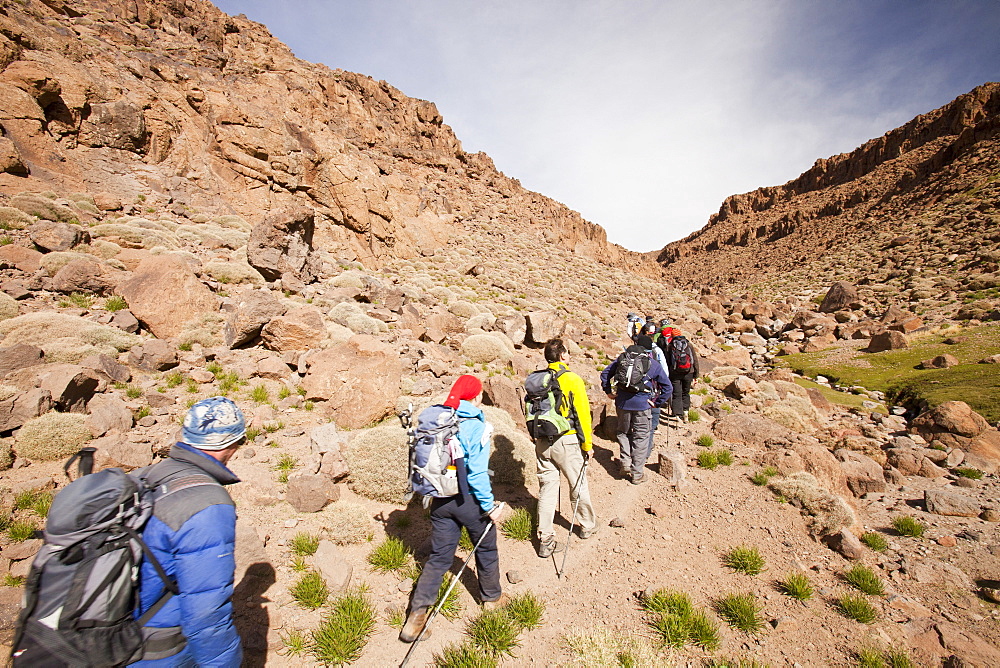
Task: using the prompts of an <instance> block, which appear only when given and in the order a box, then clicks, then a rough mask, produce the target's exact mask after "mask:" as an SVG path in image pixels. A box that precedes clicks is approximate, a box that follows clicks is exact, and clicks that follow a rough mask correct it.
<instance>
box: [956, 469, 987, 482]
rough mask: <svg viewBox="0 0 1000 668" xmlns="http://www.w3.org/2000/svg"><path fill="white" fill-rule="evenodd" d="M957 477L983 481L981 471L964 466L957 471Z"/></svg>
mask: <svg viewBox="0 0 1000 668" xmlns="http://www.w3.org/2000/svg"><path fill="white" fill-rule="evenodd" d="M955 475H958V476H961V477H963V478H968V479H970V480H982V479H983V472H982V471H980V470H979V469H974V468H972V467H969V466H963V467H961V468H957V469H955Z"/></svg>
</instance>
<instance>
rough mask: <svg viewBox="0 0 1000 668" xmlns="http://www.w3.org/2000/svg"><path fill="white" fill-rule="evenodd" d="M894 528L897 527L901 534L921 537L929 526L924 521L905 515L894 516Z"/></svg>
mask: <svg viewBox="0 0 1000 668" xmlns="http://www.w3.org/2000/svg"><path fill="white" fill-rule="evenodd" d="M892 528H893V529H895V530H896V531H897V532H898V533H899V535H900V536H909V537H910V538H920V537H921V536H923V535H924V532H925V531H927V527H926V526H925V525H924V523H923V522H921V521H919V520H917V519H916V518H913V517H910V516H908V515H907V516H903V517H894V518H893V520H892Z"/></svg>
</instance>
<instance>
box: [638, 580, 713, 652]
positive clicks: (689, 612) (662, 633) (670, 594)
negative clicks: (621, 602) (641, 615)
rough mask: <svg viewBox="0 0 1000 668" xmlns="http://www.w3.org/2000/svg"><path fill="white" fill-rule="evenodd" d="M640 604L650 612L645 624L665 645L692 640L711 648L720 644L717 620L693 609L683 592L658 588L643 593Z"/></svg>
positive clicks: (681, 643)
mask: <svg viewBox="0 0 1000 668" xmlns="http://www.w3.org/2000/svg"><path fill="white" fill-rule="evenodd" d="M640 605H641V606H642V608H643V610H645V611H646V612H647V613H649V614H650V615H651V617H650V618H649V619H648V620H647V624H649V626H650V628H652V629H653V630H654V631H656V633H657V635H658V636H659V640H660V642H661V643H662V644H664V645H666V646H669V647H675V648H680V647H683V646H684V645H686V644H688V643H691V644H693V645H697V646H699V647H701V648H703V649H706V650H710V651H712V650H715V649H718V648H719V646H720V645H721V642H722V641H721V638H720V636H719V626H718V624H716V623H715V621H713V620H712V619H711V618H710V617H709V616H708V614H707V613H706V612H705V611H704V610H701V609H696V608H695V607H694V605H693V604H692V603H691V597H689V596H688V595H687V594H685V593H684V592H679V591H672V590H668V589H658V590H656V591H654V592H653V593H652V594H650V595H648V596H644V597H643V598H642V600H641V602H640Z"/></svg>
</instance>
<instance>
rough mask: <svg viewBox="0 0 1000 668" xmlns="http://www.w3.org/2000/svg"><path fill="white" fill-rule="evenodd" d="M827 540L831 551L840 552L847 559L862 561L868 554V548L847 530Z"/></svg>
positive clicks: (828, 537)
mask: <svg viewBox="0 0 1000 668" xmlns="http://www.w3.org/2000/svg"><path fill="white" fill-rule="evenodd" d="M825 540H826V543H827V545H829V546H830V549H832V550H835V551H837V552H839V553H840V554H841V555H842V556H843V557H845V558H846V559H854V560H857V559H862V558H864V556H865V554H866V552H867V548H865V546H864V544H862V542H861V541H860V540H858V537H857V536H855V535H854V534H853V533H851V532H850V531H848V530H847V529H842V530H841V531H840V532H838V533H835V534H832V535H830V536H827V537H826V538H825Z"/></svg>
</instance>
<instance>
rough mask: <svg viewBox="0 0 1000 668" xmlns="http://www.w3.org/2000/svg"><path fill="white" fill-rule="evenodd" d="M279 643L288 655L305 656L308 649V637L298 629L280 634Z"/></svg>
mask: <svg viewBox="0 0 1000 668" xmlns="http://www.w3.org/2000/svg"><path fill="white" fill-rule="evenodd" d="M281 644H282V645H283V646H284V648H285V653H286V654H288V655H289V656H305V654H306V652H308V651H309V638H308V637H307V636H306V634H305V633H303V632H302V631H299V630H298V629H292V630H291V631H289V632H288V633H286V634H285V635H283V636H281Z"/></svg>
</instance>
